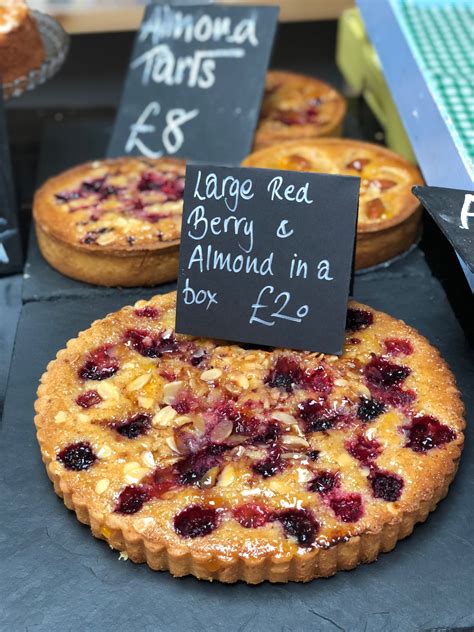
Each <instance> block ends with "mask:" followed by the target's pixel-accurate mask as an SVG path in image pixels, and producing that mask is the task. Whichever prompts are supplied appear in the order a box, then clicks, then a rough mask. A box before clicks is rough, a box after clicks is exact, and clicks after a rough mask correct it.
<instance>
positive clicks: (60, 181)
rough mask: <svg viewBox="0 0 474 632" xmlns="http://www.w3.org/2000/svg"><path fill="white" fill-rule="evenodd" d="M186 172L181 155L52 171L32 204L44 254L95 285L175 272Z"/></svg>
mask: <svg viewBox="0 0 474 632" xmlns="http://www.w3.org/2000/svg"><path fill="white" fill-rule="evenodd" d="M184 176H185V163H184V161H182V160H176V159H173V158H159V159H157V160H151V159H148V158H117V159H111V160H97V161H95V162H89V163H86V164H84V165H80V166H78V167H74V168H73V169H69V170H68V171H65V172H64V173H61V174H60V175H58V176H55V177H53V178H50V179H49V180H48V181H47V182H46V183H45V184H44V185H43V186H42V187H41V188H40V189H39V190H38V191H37V192H36V195H35V199H34V203H33V216H34V219H35V224H36V234H37V237H38V243H39V247H40V250H41V252H42V254H43V256H44V258H45V259H46V261H48V263H49V264H50V265H51V266H53V268H56V269H57V270H59V272H62V273H63V274H65V275H66V276H69V277H72V278H73V279H78V280H79V281H85V282H87V283H94V284H97V285H108V286H113V285H121V286H127V287H132V286H141V285H156V284H159V283H164V282H166V281H172V280H174V279H176V276H177V272H178V260H179V253H178V250H179V241H180V236H181V217H182V210H183V191H184Z"/></svg>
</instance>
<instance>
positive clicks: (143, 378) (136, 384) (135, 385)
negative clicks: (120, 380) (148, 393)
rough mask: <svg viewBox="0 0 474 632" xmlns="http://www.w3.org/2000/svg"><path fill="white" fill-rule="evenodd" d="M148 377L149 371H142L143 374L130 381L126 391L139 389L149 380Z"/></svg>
mask: <svg viewBox="0 0 474 632" xmlns="http://www.w3.org/2000/svg"><path fill="white" fill-rule="evenodd" d="M150 377H151V376H150V374H149V373H143V375H139V376H138V377H137V378H135V379H134V380H133V382H130V384H129V385H128V386H127V391H129V392H132V391H138V390H139V389H141V388H143V386H145V384H147V383H148V382H149V381H150Z"/></svg>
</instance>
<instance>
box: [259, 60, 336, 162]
mask: <svg viewBox="0 0 474 632" xmlns="http://www.w3.org/2000/svg"><path fill="white" fill-rule="evenodd" d="M345 114H346V101H345V99H344V97H343V96H342V95H341V94H339V92H337V90H335V89H334V88H333V87H331V86H330V85H328V84H327V83H324V81H320V80H319V79H315V78H314V77H308V76H306V75H300V74H296V73H293V72H284V71H278V70H272V71H270V72H268V73H267V78H266V83H265V93H264V97H263V103H262V109H261V112H260V120H259V123H258V126H257V131H256V133H255V142H254V149H256V150H257V149H262V148H263V147H268V146H270V145H275V144H277V143H281V142H283V141H287V140H294V139H297V138H302V139H307V138H317V137H321V136H339V135H340V134H341V132H342V123H343V120H344V116H345Z"/></svg>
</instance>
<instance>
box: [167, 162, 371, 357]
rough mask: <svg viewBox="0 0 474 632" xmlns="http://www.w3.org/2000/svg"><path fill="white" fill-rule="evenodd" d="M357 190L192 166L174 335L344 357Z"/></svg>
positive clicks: (268, 172)
mask: <svg viewBox="0 0 474 632" xmlns="http://www.w3.org/2000/svg"><path fill="white" fill-rule="evenodd" d="M359 183H360V181H359V178H353V177H347V176H335V175H322V174H316V173H302V172H295V171H278V170H273V169H246V168H228V167H222V166H219V167H217V166H211V165H188V167H187V171H186V189H185V192H184V214H183V224H182V230H181V248H180V268H179V278H178V300H177V322H176V330H177V331H178V332H180V333H187V334H191V335H196V336H210V337H213V338H222V339H227V340H234V341H239V342H245V343H255V344H259V345H271V346H278V347H280V346H281V347H290V348H293V349H306V350H310V351H320V352H324V353H332V354H339V353H341V351H342V344H343V336H344V325H345V319H346V309H347V297H348V291H349V283H350V279H351V270H352V260H353V250H354V239H355V230H356V223H357V210H358V196H359Z"/></svg>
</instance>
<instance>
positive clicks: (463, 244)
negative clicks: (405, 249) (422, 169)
mask: <svg viewBox="0 0 474 632" xmlns="http://www.w3.org/2000/svg"><path fill="white" fill-rule="evenodd" d="M412 191H413V193H414V194H415V195H416V197H417V198H418V199H419V200H420V202H421V203H422V204H423V206H424V207H425V209H426V210H427V211H428V213H429V214H430V215H431V217H432V218H433V219H434V221H435V222H436V223H437V224H438V226H439V228H440V229H441V230H442V231H443V233H444V235H445V236H446V237H447V239H448V240H449V241H450V243H451V245H452V246H453V247H454V249H455V250H456V252H457V253H458V255H459V256H460V257H461V259H462V260H463V261H464V263H465V264H466V266H467V267H468V268H469V270H470V271H471V272H474V237H473V233H474V191H465V190H461V189H447V188H444V187H421V186H416V187H413V189H412Z"/></svg>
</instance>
